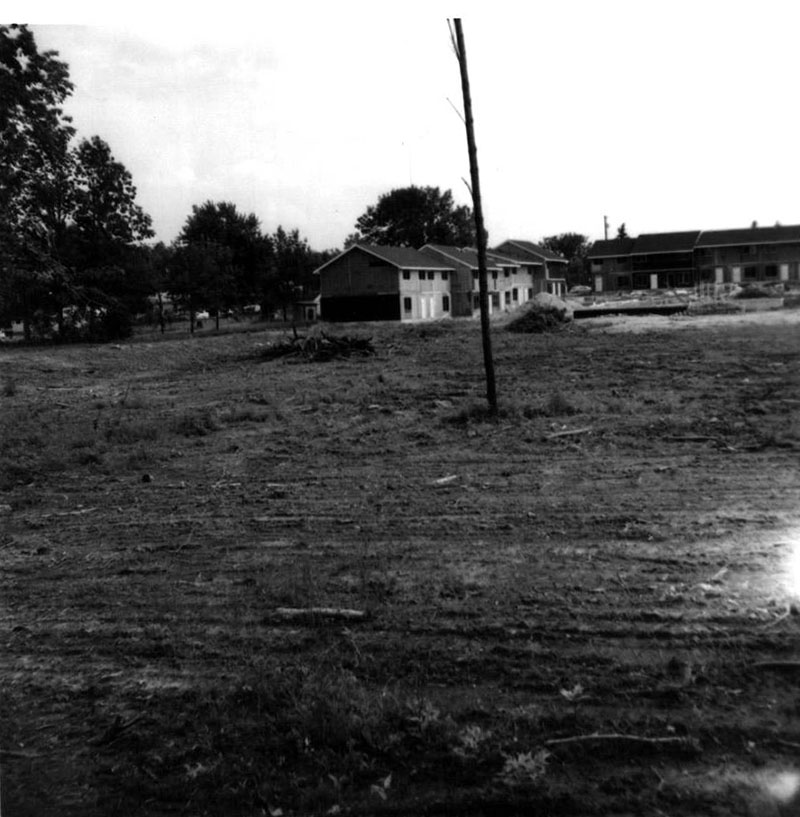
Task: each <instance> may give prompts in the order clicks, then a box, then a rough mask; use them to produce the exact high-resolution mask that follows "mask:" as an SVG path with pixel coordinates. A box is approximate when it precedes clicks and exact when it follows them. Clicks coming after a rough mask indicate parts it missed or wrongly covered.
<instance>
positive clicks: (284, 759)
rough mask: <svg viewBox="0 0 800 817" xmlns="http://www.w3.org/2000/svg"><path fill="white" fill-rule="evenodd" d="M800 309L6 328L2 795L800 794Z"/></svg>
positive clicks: (545, 804) (314, 798)
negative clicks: (496, 406)
mask: <svg viewBox="0 0 800 817" xmlns="http://www.w3.org/2000/svg"><path fill="white" fill-rule="evenodd" d="M797 316H798V313H797V312H785V313H780V316H779V318H776V317H769V318H765V319H764V320H763V321H754V320H752V318H751V316H748V319H747V320H744V319H738V318H736V317H730V316H720V317H718V318H716V319H708V318H706V319H688V318H685V317H684V318H678V319H663V322H660V323H658V322H656V323H650V324H649V325H644V324H641V323H637V324H636V326H637V327H638V328H639V329H640V331H636V332H631V331H625V332H621V331H619V329H620V325H621V324H624V323H625V321H624V320H623V321H618V320H617V321H615V320H605V319H604V320H603V321H588V322H586V323H584V324H578V325H576V326H574V327H573V328H572V329H570V330H566V331H560V332H556V333H552V334H547V335H513V334H510V333H505V332H502V331H497V332H496V333H495V335H494V347H495V354H496V367H497V372H498V390H499V394H500V397H501V407H502V411H501V416H500V417H499V419H497V420H490V419H489V418H487V416H486V414H485V410H484V408H483V405H484V401H483V392H484V381H483V370H482V361H481V356H480V355H481V347H480V338H479V327H478V325H477V323H471V322H456V323H453V324H446V325H434V326H418V327H398V326H394V327H386V326H381V327H376V326H363V327H355V328H353V327H347V330H346V331H347V332H348V333H358V334H361V335H364V336H367V335H371V336H372V339H373V343H374V346H375V349H376V352H377V354H376V355H375V356H374V357H369V358H360V357H359V358H352V359H345V360H336V361H331V362H327V363H304V362H301V361H300V362H298V361H297V360H296V359H288V358H287V359H279V360H269V361H265V360H263V359H261V358H260V352H261V351H263V349H264V346H265V345H266V344H268V343H270V342H275V341H277V340H280V339H281V337H282V336H281V335H279V334H275V333H270V332H266V331H265V332H260V333H256V334H231V335H223V336H219V337H213V336H206V337H202V338H195V339H188V338H187V339H178V340H170V341H165V342H156V341H155V340H153V341H152V342H146V341H139V342H131V343H126V344H122V345H119V346H75V347H70V348H64V349H57V348H40V349H24V348H11V349H9V348H2V349H0V409H1V410H2V415H1V416H0V571H2V585H1V586H2V599H1V602H2V615H0V640H1V641H2V645H3V649H2V653H0V690H1V691H2V698H1V699H0V717H1V720H0V730H1V732H0V762H1V764H2V765H1V766H0V769H1V775H2V777H1V778H0V786H1V788H2V801H3V802H2V806H3V814H4V815H6V817H20V816H21V815H110V814H126V815H137V814H141V815H161V814H192V815H196V814H214V815H217V814H254V815H255V814H270V815H273V817H278V815H281V814H283V815H287V816H288V815H291V814H326V813H327V814H349V813H352V814H377V813H391V814H408V815H412V814H414V815H417V814H440V813H441V814H459V815H470V814H472V815H478V814H502V813H505V814H531V813H542V814H564V815H576V814H593V815H623V814H644V815H665V814H668V815H685V817H689V815H698V814H709V815H765V816H766V815H789V814H797V813H800V805H798V804H800V798H798V797H794V792H795V787H796V785H797V781H798V780H799V779H800V778H798V775H800V691H799V689H798V678H800V670H798V668H797V665H796V664H794V663H792V662H796V661H800V655H798V649H799V648H800V618H798V616H797V607H796V606H792V605H796V604H797V602H798V595H800V586H798V584H797V582H800V575H793V574H792V570H793V569H795V570H796V569H797V565H795V567H794V568H793V566H792V565H793V562H792V559H793V558H794V557H795V555H796V553H797V552H798V549H800V322H799V321H798V320H797ZM675 328H680V329H681V331H673V330H674V329H675ZM331 331H333V332H337V331H339V330H338V329H337V328H333V329H332V330H331ZM797 572H798V573H800V571H797ZM283 608H292V609H295V610H296V609H306V610H307V609H311V608H330V609H331V610H333V611H334V612H338V613H340V614H341V615H344V614H343V613H341V611H343V610H353V611H357V613H358V614H362V613H363V617H352V618H350V619H347V618H341V617H338V616H337V615H329V614H328V613H326V612H322V613H319V612H316V613H314V612H311V613H308V614H307V615H306V616H304V617H303V616H301V617H300V618H297V617H296V616H293V615H290V614H287V613H286V612H285V610H284V609H283ZM354 616H355V614H354ZM769 662H771V663H769ZM598 735H599V736H600V737H598ZM565 739H570V740H565ZM572 739H574V740H572Z"/></svg>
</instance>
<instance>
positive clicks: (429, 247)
mask: <svg viewBox="0 0 800 817" xmlns="http://www.w3.org/2000/svg"><path fill="white" fill-rule="evenodd" d="M420 252H428V253H430V254H431V255H433V256H436V257H438V258H440V259H441V258H445V259H447V260H448V261H452V262H454V263H457V264H462V265H463V266H466V267H469V268H470V269H471V270H476V269H478V251H477V250H475V249H473V248H472V247H448V246H446V245H444V244H426V245H425V246H424V247H422V249H421V250H420ZM499 258H500V256H496V257H495V258H491V257H490V253H488V252H487V253H486V268H487V269H499V267H500V264H499V263H498V261H497V259H499ZM513 263H515V262H514V261H513V260H512V259H506V264H513ZM516 263H518V262H516Z"/></svg>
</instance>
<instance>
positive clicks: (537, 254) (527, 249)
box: [496, 238, 567, 264]
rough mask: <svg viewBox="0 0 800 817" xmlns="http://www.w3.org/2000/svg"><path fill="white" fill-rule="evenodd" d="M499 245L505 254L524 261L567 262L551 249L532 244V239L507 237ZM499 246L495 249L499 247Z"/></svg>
mask: <svg viewBox="0 0 800 817" xmlns="http://www.w3.org/2000/svg"><path fill="white" fill-rule="evenodd" d="M499 247H503V248H504V249H503V252H504V253H506V255H512V256H515V257H518V258H520V259H521V260H525V261H527V260H534V261H553V262H555V263H561V264H566V263H567V259H566V258H564V257H562V256H560V255H558V253H554V252H553V251H552V250H548V249H547V248H546V247H542V246H541V245H540V244H534V243H533V242H532V241H523V240H522V239H519V238H509V239H508V240H507V241H504V242H503V243H502V244H500V245H499ZM499 247H498V248H496V249H499Z"/></svg>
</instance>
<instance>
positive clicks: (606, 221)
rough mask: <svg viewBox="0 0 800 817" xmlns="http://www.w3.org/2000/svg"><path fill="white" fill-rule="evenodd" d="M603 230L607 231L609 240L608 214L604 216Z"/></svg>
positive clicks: (606, 234)
mask: <svg viewBox="0 0 800 817" xmlns="http://www.w3.org/2000/svg"><path fill="white" fill-rule="evenodd" d="M603 231H604V232H605V236H606V241H608V216H603Z"/></svg>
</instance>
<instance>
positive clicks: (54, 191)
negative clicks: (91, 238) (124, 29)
mask: <svg viewBox="0 0 800 817" xmlns="http://www.w3.org/2000/svg"><path fill="white" fill-rule="evenodd" d="M57 56H58V55H57V54H56V53H55V52H52V51H46V52H44V53H40V52H39V50H38V48H37V45H36V41H35V39H34V36H33V34H32V33H31V31H30V30H29V29H28V28H27V26H24V25H12V26H0V156H1V157H2V161H0V276H1V277H0V312H2V313H5V314H6V315H13V316H16V315H21V316H22V318H23V323H24V326H25V335H26V337H28V338H29V337H30V335H31V322H32V320H33V317H34V312H35V310H36V309H37V308H38V307H39V305H40V304H41V303H42V302H43V300H44V299H46V297H47V296H48V294H49V291H50V289H51V284H52V281H53V279H54V277H56V276H57V275H59V273H60V265H59V261H58V258H57V257H56V255H55V254H54V252H53V243H54V240H55V237H56V232H57V225H58V224H59V223H60V224H63V223H64V222H65V218H64V216H63V213H62V210H63V208H64V207H67V206H68V200H67V199H66V198H64V197H63V195H61V194H63V193H64V191H65V190H66V189H67V188H66V187H65V186H64V185H63V184H62V182H63V180H64V174H65V173H68V161H67V155H68V145H69V140H70V139H71V137H72V135H73V133H74V130H73V128H72V126H71V124H70V119H69V117H67V116H65V115H64V113H63V111H62V108H61V106H62V105H63V103H64V101H65V100H66V98H67V97H68V96H69V94H70V93H71V92H72V88H73V86H72V83H71V82H70V80H69V70H68V67H67V65H66V63H64V62H62V61H60V60H58V59H57ZM59 190H60V191H61V193H59V192H58V191H59Z"/></svg>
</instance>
